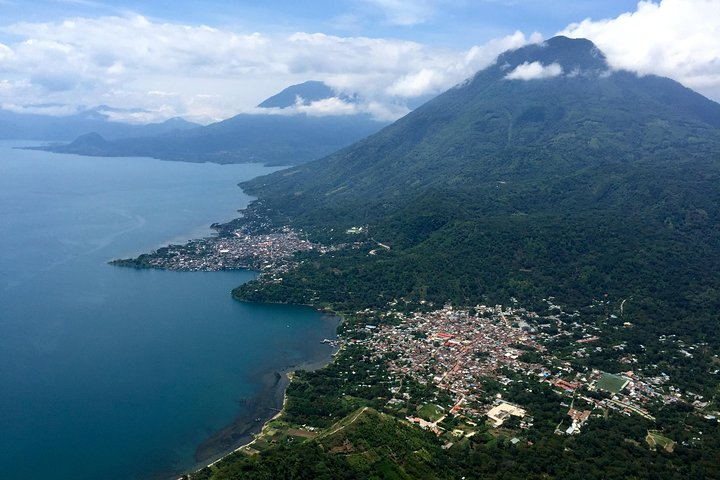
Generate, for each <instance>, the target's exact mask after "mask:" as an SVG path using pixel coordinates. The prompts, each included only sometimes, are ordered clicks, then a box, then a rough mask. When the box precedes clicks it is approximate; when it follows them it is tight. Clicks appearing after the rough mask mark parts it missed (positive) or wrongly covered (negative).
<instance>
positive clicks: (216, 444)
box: [166, 310, 344, 480]
mask: <svg viewBox="0 0 720 480" xmlns="http://www.w3.org/2000/svg"><path fill="white" fill-rule="evenodd" d="M318 312H320V313H323V314H324V315H326V316H328V317H333V318H335V319H336V321H337V325H338V326H339V325H340V324H342V323H343V322H344V319H343V318H342V317H341V316H340V315H338V314H336V313H334V312H333V313H329V312H327V311H325V310H318ZM338 350H339V349H338V348H337V347H332V348H328V354H327V356H326V357H324V358H322V359H320V360H316V361H307V362H303V363H299V364H297V365H290V366H287V367H285V368H283V369H282V370H279V371H278V370H274V371H272V372H268V373H265V374H264V375H263V376H262V384H263V386H262V387H261V389H260V392H259V393H258V394H257V395H255V396H254V397H253V398H252V399H249V400H248V401H249V402H251V407H250V409H249V411H248V412H247V413H244V414H240V415H238V416H237V417H235V419H233V420H232V422H231V423H230V424H229V425H227V426H225V427H223V428H222V429H220V430H218V431H217V432H215V433H213V434H212V435H210V437H208V438H207V439H206V440H205V441H203V442H202V443H200V444H199V445H198V446H197V448H196V450H195V464H194V465H193V466H192V467H190V468H188V469H187V470H184V471H183V472H182V473H174V474H172V476H171V477H166V478H167V480H183V479H185V478H187V477H186V476H187V475H191V474H192V473H194V472H197V471H198V470H201V469H203V468H206V467H211V466H213V465H215V464H216V463H218V462H220V461H222V460H223V459H225V458H227V457H228V456H230V455H232V454H234V453H237V452H240V451H242V450H243V449H244V448H246V447H248V446H250V445H252V444H253V443H254V442H255V441H256V440H257V436H258V435H259V434H261V433H262V431H263V430H264V429H265V427H266V426H267V425H268V424H269V423H270V422H271V421H273V420H275V419H277V418H278V417H280V416H281V415H282V413H283V412H284V410H285V406H286V402H287V388H288V387H289V386H290V383H291V382H292V375H293V373H294V372H296V371H297V370H307V371H314V370H319V369H321V368H324V367H326V366H328V365H330V364H331V363H332V362H333V361H334V360H335V354H336V353H337V351H338ZM205 451H207V452H205ZM218 451H219V452H221V453H217V452H218Z"/></svg>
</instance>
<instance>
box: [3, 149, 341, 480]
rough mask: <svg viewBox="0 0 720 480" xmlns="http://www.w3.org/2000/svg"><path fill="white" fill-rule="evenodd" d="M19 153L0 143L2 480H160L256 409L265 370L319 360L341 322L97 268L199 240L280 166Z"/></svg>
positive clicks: (238, 277) (215, 287) (210, 276)
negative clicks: (242, 185) (246, 188)
mask: <svg viewBox="0 0 720 480" xmlns="http://www.w3.org/2000/svg"><path fill="white" fill-rule="evenodd" d="M13 145H15V144H13V143H9V142H4V143H0V385H1V388H0V432H2V434H0V472H2V477H3V478H29V479H35V478H56V479H100V478H102V479H109V480H112V479H143V478H167V477H168V476H171V474H172V473H177V472H183V471H186V470H187V469H188V468H191V467H193V466H194V465H196V459H195V458H194V455H195V453H196V448H197V447H198V445H200V444H201V443H203V442H205V441H206V440H208V439H209V438H213V435H214V434H215V433H216V432H218V431H220V430H221V429H223V428H224V427H226V426H227V425H228V424H231V423H232V422H233V421H234V420H237V419H243V418H244V417H248V415H250V416H255V415H257V414H258V413H257V412H258V411H260V410H263V409H264V408H265V406H263V405H260V406H259V405H258V404H257V400H258V398H260V399H261V401H264V402H267V401H268V399H269V398H272V394H269V393H268V385H269V384H270V383H272V382H271V379H272V378H273V376H274V372H279V371H284V370H285V369H287V368H289V367H293V366H298V365H306V364H316V363H319V362H320V363H321V362H323V361H327V359H328V356H329V353H330V352H329V347H327V346H325V345H322V344H320V340H321V339H323V338H331V337H333V336H334V330H335V327H336V324H337V323H336V319H334V318H330V317H326V316H323V315H322V314H320V313H319V312H316V311H314V310H312V309H309V308H305V307H296V306H281V305H257V304H247V303H240V302H236V301H234V300H232V298H231V296H230V290H231V289H232V288H234V287H235V286H237V285H239V284H241V283H243V282H245V281H248V280H250V279H252V278H254V276H255V273H254V272H249V271H235V272H206V273H204V272H193V273H188V272H167V271H158V270H142V271H138V270H132V269H125V268H118V267H112V266H109V265H107V261H108V260H110V259H112V258H117V257H127V256H131V255H135V254H138V253H141V252H146V251H149V250H152V249H154V248H157V247H159V246H161V245H164V244H167V243H168V242H179V241H182V240H186V239H189V238H194V237H198V236H204V235H207V234H209V230H208V228H207V226H208V225H209V224H211V223H212V222H217V221H224V220H229V219H231V218H233V217H234V216H236V210H237V209H240V208H242V207H244V206H245V205H247V203H248V202H249V201H250V198H249V197H248V196H246V195H244V194H243V193H242V191H241V190H240V189H239V188H238V187H237V185H236V184H237V183H238V182H239V181H242V180H247V179H250V178H253V177H255V176H258V175H261V174H264V173H269V172H271V171H274V170H275V169H273V168H267V167H263V166H260V165H255V164H248V165H226V166H221V165H214V164H193V163H180V162H164V161H159V160H153V159H148V158H94V157H79V156H72V155H57V154H49V153H45V152H39V151H29V150H14V149H12V148H11V147H12V146H13ZM268 395H269V396H268ZM269 406H270V405H268V407H269ZM270 413H271V412H270V411H269V409H267V411H266V412H265V414H264V416H267V415H269V414H270ZM235 441H236V442H237V439H235ZM210 450H212V448H210ZM205 453H207V448H206V449H205ZM215 453H216V454H218V453H220V452H219V451H217V452H215Z"/></svg>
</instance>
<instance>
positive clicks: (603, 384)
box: [597, 373, 628, 393]
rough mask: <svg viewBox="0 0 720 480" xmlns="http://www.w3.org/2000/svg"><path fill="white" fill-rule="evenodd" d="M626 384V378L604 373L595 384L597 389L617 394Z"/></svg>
mask: <svg viewBox="0 0 720 480" xmlns="http://www.w3.org/2000/svg"><path fill="white" fill-rule="evenodd" d="M627 383H628V380H627V379H626V378H623V377H619V376H617V375H611V374H609V373H604V374H603V376H602V377H601V378H600V380H598V382H597V388H598V389H599V390H605V391H607V392H611V393H619V392H620V390H622V389H623V388H624V387H625V385H627Z"/></svg>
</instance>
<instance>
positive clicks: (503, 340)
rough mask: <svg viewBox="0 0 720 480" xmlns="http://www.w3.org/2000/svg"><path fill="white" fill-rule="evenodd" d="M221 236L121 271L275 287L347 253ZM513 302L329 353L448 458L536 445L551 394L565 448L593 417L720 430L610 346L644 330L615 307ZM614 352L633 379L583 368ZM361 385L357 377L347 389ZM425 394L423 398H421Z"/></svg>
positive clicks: (281, 233)
mask: <svg viewBox="0 0 720 480" xmlns="http://www.w3.org/2000/svg"><path fill="white" fill-rule="evenodd" d="M213 227H214V228H216V230H217V231H218V235H216V236H213V237H208V238H204V239H200V240H193V241H190V242H188V243H187V244H186V245H170V246H168V247H164V248H161V249H158V250H157V251H156V252H153V253H152V254H148V255H141V256H140V257H138V258H137V259H131V260H119V261H115V262H113V263H114V264H116V265H124V266H132V267H136V268H161V269H169V270H179V271H216V270H228V269H237V268H254V269H258V270H260V271H261V275H262V276H264V277H266V278H268V279H278V278H281V276H282V274H283V273H284V272H287V271H288V270H289V269H290V268H293V266H295V265H296V261H295V259H294V258H293V257H294V255H295V254H296V253H298V252H309V251H315V252H318V253H319V254H324V253H327V252H330V251H334V250H337V249H338V248H344V247H345V246H347V245H345V246H343V245H341V246H333V247H327V246H323V245H320V244H315V243H312V242H310V241H309V240H307V239H305V238H303V235H302V233H301V232H297V231H295V230H293V229H291V228H289V227H283V228H280V229H277V230H271V231H268V230H267V229H265V228H264V227H263V228H258V224H257V223H252V222H245V223H242V222H240V223H234V222H231V223H228V224H223V225H216V226H213ZM347 233H348V234H354V233H357V232H356V231H354V230H352V229H351V230H349V231H348V232H347ZM357 243H361V244H362V247H367V248H368V249H369V251H368V255H375V254H376V251H377V250H376V248H377V242H375V241H374V240H373V241H371V242H366V243H362V242H356V243H354V244H352V248H358V244H357ZM380 245H381V246H382V247H383V248H386V247H385V246H384V245H382V244H380ZM510 300H511V303H512V306H502V305H494V306H485V305H475V306H473V307H464V308H460V307H456V306H451V305H446V306H444V307H442V308H439V309H436V310H431V309H429V308H428V307H430V306H429V305H423V306H422V308H419V309H418V311H408V310H407V309H405V310H404V311H400V310H398V309H396V307H397V305H398V304H397V302H396V301H393V302H390V303H389V304H388V305H387V308H385V309H382V310H370V309H366V310H363V311H358V312H355V313H354V315H352V318H351V319H350V320H351V321H349V322H348V324H347V328H346V329H345V330H344V332H343V333H342V334H341V335H340V336H339V338H338V339H337V340H332V341H330V340H326V341H324V343H327V344H328V345H329V346H330V347H332V348H338V349H339V350H338V352H337V354H339V355H342V352H343V350H344V349H347V348H351V347H352V348H360V349H363V350H364V351H366V352H367V360H368V361H369V363H370V364H373V365H375V366H376V367H377V368H378V369H380V370H382V371H383V372H385V377H383V378H380V377H377V378H375V380H374V381H376V383H378V384H383V386H384V387H385V389H386V391H387V393H388V394H387V398H385V408H384V410H385V411H386V412H388V413H391V414H394V415H395V416H396V417H398V418H403V419H405V420H407V421H408V422H411V423H413V424H416V425H418V426H419V427H421V428H423V429H427V430H430V431H432V432H434V433H435V434H436V435H437V436H438V437H441V438H443V439H444V441H446V443H445V445H446V446H447V447H448V448H449V447H450V446H451V445H452V444H453V443H454V442H455V441H459V440H461V439H462V438H469V437H470V436H472V435H475V434H476V433H478V432H479V431H481V430H483V429H486V428H490V429H491V431H494V432H496V434H498V435H507V436H508V437H509V438H510V440H512V443H513V444H515V443H518V442H520V441H526V442H529V440H527V438H525V439H524V436H523V433H522V432H529V431H531V430H532V429H533V428H536V423H537V419H536V417H537V415H538V411H537V405H532V404H530V405H528V404H526V403H527V402H523V401H522V400H519V399H518V395H517V393H518V392H525V393H529V394H532V393H533V392H541V391H542V392H545V393H546V392H547V391H548V389H549V391H551V392H552V397H551V398H553V399H554V400H552V402H551V404H550V408H551V409H552V410H553V411H554V412H555V413H558V412H561V415H560V418H561V420H560V421H559V422H558V423H557V425H556V426H555V428H554V431H555V434H557V435H563V436H567V435H577V434H579V433H580V432H581V431H582V430H583V428H584V426H585V425H586V423H587V422H588V421H590V420H591V419H592V418H593V417H598V418H600V417H606V416H607V414H608V412H611V411H612V412H616V413H618V414H620V415H624V416H638V417H641V418H643V419H646V420H648V421H651V422H652V421H654V420H655V412H656V411H657V410H658V408H660V407H661V406H662V405H668V404H672V403H676V402H680V403H683V404H687V405H690V406H691V407H692V408H693V409H694V410H695V411H696V413H697V414H698V415H701V416H703V418H705V419H707V420H709V421H710V420H715V417H716V412H712V411H706V410H705V409H706V407H708V406H709V405H710V404H711V402H710V401H709V400H708V399H704V398H703V397H702V396H700V395H696V394H694V393H692V392H687V391H681V389H680V388H678V387H676V386H675V385H674V384H673V381H672V380H673V379H672V378H671V377H670V376H669V375H668V374H667V373H665V372H662V371H658V367H657V365H643V361H642V360H639V358H638V355H637V353H633V352H630V351H629V349H627V343H626V342H616V343H615V344H613V345H611V346H608V345H607V344H606V342H604V340H606V338H604V335H605V334H606V333H607V332H608V331H612V330H615V331H617V330H618V329H630V328H633V325H632V324H631V323H629V322H626V321H623V319H622V318H620V317H618V315H616V314H614V313H609V310H608V308H607V307H608V302H607V301H605V300H594V301H593V304H592V305H590V306H589V311H593V309H595V313H594V314H593V315H592V317H593V320H592V321H585V320H584V319H583V314H581V313H580V312H577V311H573V312H565V311H563V309H562V307H561V306H560V305H558V304H557V303H558V302H557V301H556V300H555V299H553V298H552V297H551V298H548V299H543V302H544V303H545V307H546V311H545V312H544V313H543V314H542V315H541V314H538V313H535V312H533V311H530V310H528V309H526V308H522V307H520V306H518V304H517V300H515V299H510ZM624 303H625V302H624V301H623V302H622V303H621V304H620V308H621V310H622V307H623V305H624ZM601 312H608V313H607V314H606V318H605V319H604V321H603V322H601V323H598V322H597V317H598V315H599V317H603V316H604V315H605V314H602V313H601ZM658 342H659V343H661V344H663V345H667V346H668V347H670V346H672V347H674V349H673V351H674V352H675V353H676V354H678V355H681V356H684V357H692V355H693V352H694V351H696V350H697V349H700V348H701V347H702V345H686V344H685V343H683V341H682V340H680V339H677V338H675V337H674V336H665V335H663V336H661V337H660V338H658ZM607 352H611V353H612V356H613V358H614V359H615V364H616V365H622V366H623V368H621V369H615V370H612V371H604V370H601V369H598V368H594V367H588V366H586V365H584V364H583V363H582V362H581V361H582V360H583V359H587V358H588V357H591V356H593V355H597V354H600V353H607ZM352 373H353V374H354V373H355V372H352ZM373 375H374V374H373ZM350 378H351V377H350V375H349V372H348V374H347V375H346V378H345V380H346V381H351V380H350ZM360 386H361V387H362V386H365V387H369V386H370V385H360ZM417 386H420V387H422V388H421V390H422V391H423V395H421V396H420V397H418V396H417V395H416V393H417V391H418V388H415V387H417ZM428 392H430V393H428ZM524 398H528V397H527V396H525V397H524ZM530 398H532V397H530ZM546 407H547V406H546ZM279 425H281V426H280V427H279ZM318 431H319V429H318V427H314V426H312V425H307V424H305V425H293V424H286V423H285V422H284V420H282V418H281V419H280V420H277V419H276V420H274V421H273V422H271V426H270V427H269V428H266V429H264V430H263V432H262V433H261V434H259V435H258V436H257V439H256V441H254V442H253V444H252V446H247V447H241V448H240V449H238V451H242V452H244V453H247V454H256V453H258V452H260V451H262V450H263V449H264V448H266V447H269V446H271V445H273V444H276V443H277V439H278V438H285V437H287V435H288V432H289V433H290V434H291V435H290V438H294V437H293V435H294V436H295V437H298V438H313V437H314V436H315V435H316V434H317V432H318ZM689 439H690V440H688V439H684V440H681V441H682V443H683V444H684V445H688V444H689V442H701V441H702V431H699V430H698V431H697V432H692V433H691V435H690V437H689ZM646 442H647V444H648V446H650V447H651V448H661V449H664V450H665V451H666V452H672V451H673V449H674V448H675V445H677V443H678V440H677V439H673V438H669V437H667V436H664V435H663V434H662V432H659V431H652V430H648V432H647V438H646Z"/></svg>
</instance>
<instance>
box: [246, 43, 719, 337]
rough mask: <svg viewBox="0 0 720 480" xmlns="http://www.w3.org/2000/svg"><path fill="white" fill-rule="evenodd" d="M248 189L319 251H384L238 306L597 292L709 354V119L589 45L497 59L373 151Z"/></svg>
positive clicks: (699, 101) (670, 86)
mask: <svg viewBox="0 0 720 480" xmlns="http://www.w3.org/2000/svg"><path fill="white" fill-rule="evenodd" d="M243 188H244V189H246V191H248V192H249V193H251V194H253V195H256V196H258V197H259V203H258V204H257V208H260V206H261V207H262V208H263V209H266V210H267V212H268V214H270V215H272V216H273V218H276V219H277V220H278V222H281V223H289V224H291V225H295V226H299V227H302V228H304V229H305V230H306V231H309V232H313V235H315V237H316V238H318V239H321V240H325V241H332V242H349V241H357V240H358V239H359V238H360V237H359V236H358V235H357V234H354V235H353V234H344V233H343V232H345V231H346V230H348V229H351V227H357V226H366V227H367V229H366V230H367V231H368V232H369V233H368V234H367V235H369V236H370V238H372V239H374V240H376V241H378V242H382V244H384V245H386V246H389V247H390V248H391V249H390V250H386V249H385V248H382V249H380V250H378V252H376V254H375V255H372V256H368V255H364V254H360V253H358V252H357V251H354V250H344V251H340V252H337V253H335V254H334V255H333V256H322V257H318V258H315V259H313V261H311V262H305V263H303V264H301V265H300V267H298V269H297V270H296V271H294V272H291V273H290V274H288V275H284V279H283V282H282V283H280V284H273V285H269V284H268V285H263V286H262V288H259V287H258V285H257V284H254V283H250V284H247V285H245V286H243V287H241V289H240V290H238V291H237V292H236V294H237V295H238V296H240V297H242V298H248V299H257V300H274V301H290V302H297V303H314V304H324V305H332V306H334V307H335V308H338V309H340V310H344V309H346V310H349V311H355V310H356V309H361V308H367V307H369V306H374V305H385V304H386V302H388V301H389V300H391V299H399V298H404V299H407V300H408V301H420V300H427V301H432V302H436V304H442V303H444V302H446V301H448V300H450V301H452V302H453V303H456V304H461V305H475V304H476V303H485V302H491V303H490V304H494V303H492V302H497V303H501V302H502V303H505V302H507V301H508V299H509V298H511V297H516V298H518V299H521V300H522V301H524V302H527V304H529V305H531V306H532V305H533V302H536V301H539V299H542V298H546V297H547V296H552V295H554V296H556V297H557V298H559V299H562V301H564V302H567V303H568V304H571V305H575V306H578V305H587V304H588V303H589V302H590V300H591V299H592V298H597V297H601V296H603V295H605V294H608V295H610V296H611V298H618V297H623V298H630V297H632V299H633V300H632V301H628V302H627V305H626V310H625V311H626V312H630V313H629V315H631V316H632V318H633V319H634V320H633V321H635V322H637V324H638V325H640V326H642V328H644V329H645V330H643V332H645V334H647V335H649V336H652V335H653V334H654V333H657V332H658V331H664V332H668V331H683V332H685V333H686V334H688V335H696V337H697V338H705V339H708V338H710V337H712V338H714V339H716V340H718V335H717V329H715V328H714V327H712V325H714V323H713V322H715V321H716V317H715V316H713V314H712V312H717V311H718V310H720V290H717V289H716V287H715V286H717V285H719V284H720V105H718V104H717V103H715V102H712V101H710V100H708V99H707V98H705V97H703V96H701V95H699V94H697V93H695V92H693V91H692V90H689V89H687V88H685V87H683V86H682V85H680V84H679V83H677V82H675V81H673V80H670V79H667V78H661V77H657V76H652V75H648V76H638V75H636V74H634V73H631V72H627V71H613V70H611V69H610V68H609V66H608V64H607V62H606V59H605V57H604V55H603V53H602V52H601V51H600V50H599V49H598V48H597V47H596V46H595V45H594V44H592V43H591V42H590V41H588V40H582V39H569V38H565V37H555V38H552V39H550V40H548V41H546V42H544V43H542V44H536V45H529V46H526V47H523V48H520V49H518V50H514V51H509V52H506V53H504V54H503V55H501V56H500V57H499V58H498V60H497V62H496V63H495V64H494V65H492V66H490V67H488V68H486V69H485V70H482V71H480V72H478V73H477V74H476V75H475V76H474V77H473V78H471V79H469V80H468V81H466V82H464V83H463V84H461V85H458V86H456V87H455V88H452V89H450V90H448V91H447V92H445V93H444V94H442V95H440V96H438V97H437V98H435V99H433V100H431V101H430V102H428V103H426V104H425V105H423V106H421V107H419V108H417V109H416V110H415V111H413V112H411V113H410V114H408V115H407V116H405V117H403V118H401V119H400V120H398V121H397V122H395V123H393V124H392V125H390V126H388V127H387V128H385V129H383V130H382V131H380V132H378V133H376V134H374V135H372V136H370V137H368V138H367V139H364V140H362V141H360V142H358V143H355V144H353V145H351V146H349V147H347V148H345V149H343V150H341V151H339V152H337V153H335V154H333V155H330V156H328V157H326V158H323V159H321V160H318V161H315V162H310V163H307V164H304V165H301V166H297V167H294V168H292V169H289V170H284V171H282V172H278V173H275V174H272V175H269V176H266V177H260V178H257V179H254V180H252V181H250V182H247V183H245V184H243ZM317 292H321V293H317ZM655 338H657V337H655ZM645 340H647V338H646V339H645Z"/></svg>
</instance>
